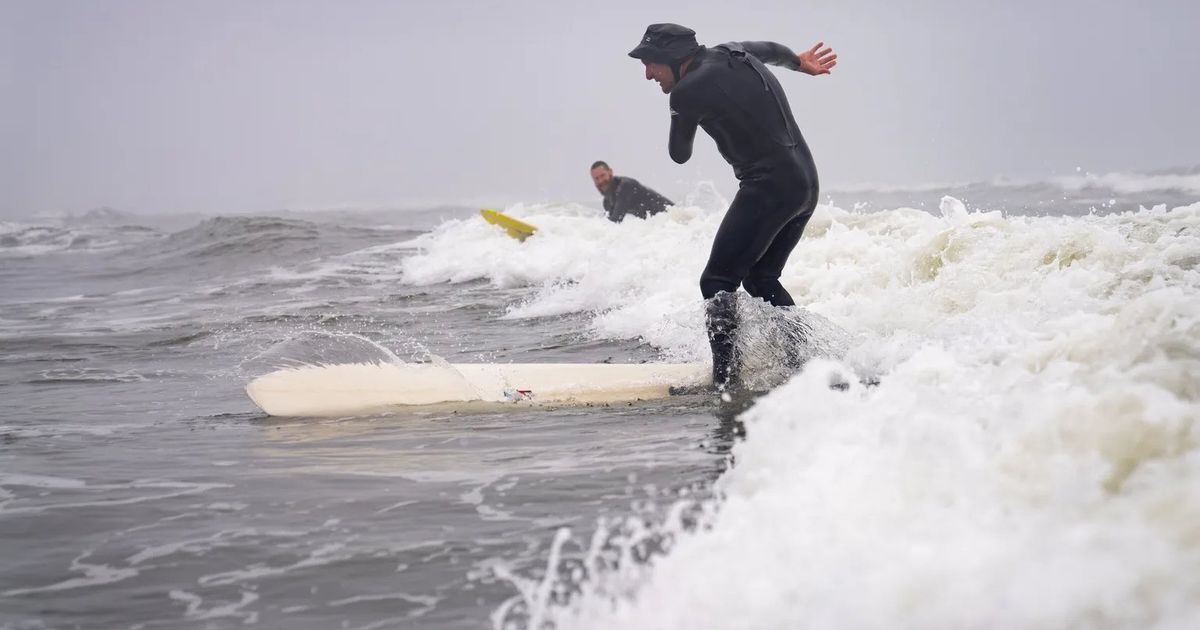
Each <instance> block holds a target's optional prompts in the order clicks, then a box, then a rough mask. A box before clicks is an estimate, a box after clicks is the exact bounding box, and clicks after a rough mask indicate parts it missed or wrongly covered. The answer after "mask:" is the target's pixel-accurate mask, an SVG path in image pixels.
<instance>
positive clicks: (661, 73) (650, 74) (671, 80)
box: [642, 61, 675, 94]
mask: <svg viewBox="0 0 1200 630" xmlns="http://www.w3.org/2000/svg"><path fill="white" fill-rule="evenodd" d="M642 63H643V64H644V65H645V66H646V80H647V81H658V87H660V88H662V91H663V94H670V93H671V90H672V89H674V88H675V73H673V72H671V66H668V65H667V64H665V63H655V62H653V61H642Z"/></svg>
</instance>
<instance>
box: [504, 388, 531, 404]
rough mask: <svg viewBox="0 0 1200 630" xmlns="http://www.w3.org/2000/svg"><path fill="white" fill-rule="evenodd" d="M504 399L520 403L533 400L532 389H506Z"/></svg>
mask: <svg viewBox="0 0 1200 630" xmlns="http://www.w3.org/2000/svg"><path fill="white" fill-rule="evenodd" d="M504 398H505V399H507V400H509V401H511V402H520V401H522V400H533V390H532V389H506V390H504Z"/></svg>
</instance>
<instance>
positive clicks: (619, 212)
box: [604, 176, 675, 223]
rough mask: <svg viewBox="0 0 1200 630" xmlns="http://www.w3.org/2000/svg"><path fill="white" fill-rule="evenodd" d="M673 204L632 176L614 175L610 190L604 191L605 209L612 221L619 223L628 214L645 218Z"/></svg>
mask: <svg viewBox="0 0 1200 630" xmlns="http://www.w3.org/2000/svg"><path fill="white" fill-rule="evenodd" d="M673 205H675V204H673V203H671V200H670V199H667V198H666V197H664V196H662V195H660V194H658V193H657V192H655V191H654V190H652V189H650V188H647V187H646V186H643V185H642V183H641V182H639V181H638V180H636V179H633V178H632V177H617V176H613V178H612V183H611V184H609V186H608V192H606V193H604V211H605V212H607V213H608V218H609V220H610V221H616V222H618V223H619V222H620V221H621V220H622V219H624V218H625V217H627V216H635V217H641V218H643V219H645V218H646V217H648V216H650V215H653V214H657V213H659V212H662V211H663V210H666V209H667V206H673Z"/></svg>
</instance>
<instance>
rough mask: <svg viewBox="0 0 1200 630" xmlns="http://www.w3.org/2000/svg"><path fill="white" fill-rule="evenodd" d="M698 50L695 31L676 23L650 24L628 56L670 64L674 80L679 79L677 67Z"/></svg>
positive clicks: (698, 45)
mask: <svg viewBox="0 0 1200 630" xmlns="http://www.w3.org/2000/svg"><path fill="white" fill-rule="evenodd" d="M699 50H700V44H698V43H696V31H693V30H692V29H690V28H688V27H686V26H680V25H678V24H669V23H668V24H651V25H650V26H647V27H646V34H645V35H642V41H641V43H639V44H638V45H637V47H635V48H634V49H633V50H631V51H629V56H630V57H633V58H634V59H641V60H642V61H649V62H651V63H665V64H667V65H668V66H671V70H672V71H673V72H674V73H675V80H676V81H678V80H679V67H680V66H681V65H683V62H684V61H686V60H687V59H688V57H691V56H692V55H694V54H696V52H698V51H699Z"/></svg>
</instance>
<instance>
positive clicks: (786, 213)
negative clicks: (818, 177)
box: [742, 191, 817, 306]
mask: <svg viewBox="0 0 1200 630" xmlns="http://www.w3.org/2000/svg"><path fill="white" fill-rule="evenodd" d="M798 196H799V201H798V202H797V201H790V202H789V203H788V205H787V206H783V207H780V208H778V210H777V211H776V214H775V215H774V216H776V217H792V218H790V219H789V220H788V221H787V222H786V223H784V224H783V227H782V228H781V229H780V230H779V231H778V232H777V233H776V234H775V238H774V240H772V241H771V244H770V246H768V247H767V250H766V251H765V252H763V254H762V256H761V257H760V258H759V259H758V260H757V261H756V262H755V263H754V264H753V265H752V266H751V267H750V270H749V271H748V272H747V274H746V278H745V279H744V280H742V286H744V287H746V292H747V293H749V294H750V295H753V296H754V297H756V298H761V299H763V300H766V301H767V302H769V303H771V304H772V305H774V306H795V304H796V302H795V300H793V299H792V296H791V294H789V293H788V291H787V289H785V288H783V285H782V284H780V282H779V276H780V275H782V274H783V266H784V265H785V264H787V259H788V256H790V255H791V253H792V250H793V249H795V248H796V244H797V243H799V242H800V236H801V235H803V234H804V228H805V226H807V225H808V220H809V219H810V218H812V213H813V209H815V208H816V206H817V195H816V192H815V191H804V192H803V193H801V194H800V195H798Z"/></svg>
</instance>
